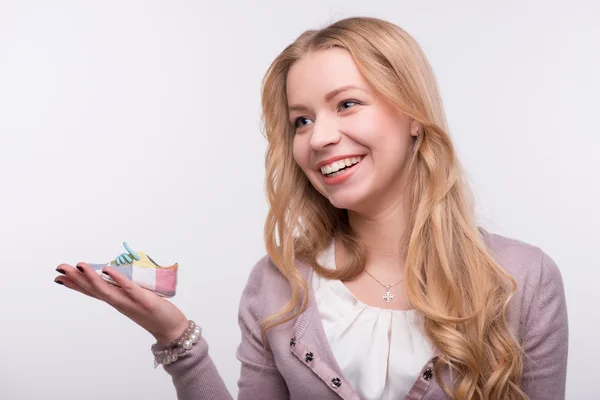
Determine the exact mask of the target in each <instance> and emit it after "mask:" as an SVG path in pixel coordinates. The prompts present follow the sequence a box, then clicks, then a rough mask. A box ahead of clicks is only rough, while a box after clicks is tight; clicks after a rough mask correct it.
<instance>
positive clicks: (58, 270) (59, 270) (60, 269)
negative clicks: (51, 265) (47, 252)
mask: <svg viewBox="0 0 600 400" xmlns="http://www.w3.org/2000/svg"><path fill="white" fill-rule="evenodd" d="M56 272H60V273H61V274H63V275H65V274H66V272H65V271H64V270H63V269H62V268H56Z"/></svg>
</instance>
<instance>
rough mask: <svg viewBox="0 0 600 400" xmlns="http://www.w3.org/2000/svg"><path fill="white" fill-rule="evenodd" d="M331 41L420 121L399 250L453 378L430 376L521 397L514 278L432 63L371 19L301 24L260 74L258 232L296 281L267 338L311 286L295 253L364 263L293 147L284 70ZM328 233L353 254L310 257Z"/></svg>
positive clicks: (475, 394) (481, 394) (292, 314)
mask: <svg viewBox="0 0 600 400" xmlns="http://www.w3.org/2000/svg"><path fill="white" fill-rule="evenodd" d="M333 47H337V48H342V49H345V50H347V51H348V52H349V53H350V54H351V56H352V58H353V60H354V62H355V63H356V65H357V66H358V69H359V70H360V72H361V73H362V75H363V76H364V77H365V78H366V80H367V81H368V82H369V83H370V85H371V86H372V87H373V88H374V89H375V90H376V91H377V92H378V93H379V94H381V95H382V96H383V97H384V98H386V99H387V100H388V101H389V102H390V104H393V105H395V106H396V107H397V109H398V110H399V111H400V112H403V113H404V114H406V115H408V116H409V117H411V118H413V119H414V120H415V121H416V122H418V124H419V126H420V130H421V134H420V136H419V139H418V140H417V141H416V142H415V151H414V152H413V154H412V156H411V159H410V161H409V164H408V168H409V170H408V176H409V181H408V184H407V187H406V196H407V199H408V202H407V205H408V207H407V221H408V225H407V227H406V232H407V234H406V237H405V238H404V239H403V243H402V248H403V249H405V251H404V253H403V255H402V257H404V265H405V274H406V276H405V283H406V291H407V294H408V298H409V301H410V304H411V306H412V307H414V308H415V309H416V310H418V311H420V312H421V313H422V314H423V315H424V318H425V333H426V334H427V335H428V337H429V338H430V339H431V340H432V342H433V344H434V345H435V346H436V347H437V348H438V349H439V350H440V351H441V353H442V354H441V356H440V357H439V358H438V359H437V360H436V363H435V368H436V370H438V371H439V369H441V368H449V369H450V372H451V374H452V375H451V376H453V377H456V381H455V383H454V387H453V388H449V387H447V386H446V385H445V384H444V383H443V382H442V381H441V380H440V378H439V376H440V375H439V374H437V373H436V374H435V376H436V379H437V380H438V382H439V384H440V385H441V386H442V387H443V388H444V390H445V391H446V393H447V394H448V395H449V396H450V397H451V398H453V399H502V400H504V399H526V398H527V396H526V395H525V394H524V393H523V391H522V390H521V389H520V381H521V375H522V368H523V364H522V357H523V353H522V349H521V347H520V345H519V343H518V341H517V340H516V339H515V337H514V336H513V335H512V334H511V331H510V329H509V325H508V317H507V306H508V303H509V300H510V298H511V297H512V296H513V294H514V292H515V290H516V283H515V281H514V279H513V278H512V277H511V276H509V275H508V274H507V273H506V272H505V271H504V270H503V269H502V268H501V267H500V265H498V263H497V262H496V261H495V260H494V259H493V258H492V256H491V255H490V254H489V253H488V251H487V249H486V246H485V244H484V243H483V241H482V239H481V235H480V232H479V231H478V228H477V226H476V223H475V221H474V220H475V218H474V212H473V208H472V200H471V197H470V193H469V191H468V188H467V185H466V184H465V182H464V179H463V177H462V173H461V167H460V165H459V162H458V160H457V158H456V154H455V150H454V148H453V145H452V143H451V140H450V137H449V134H448V128H447V123H446V117H445V115H444V111H443V107H442V102H441V100H440V96H439V93H438V89H437V83H436V81H435V78H434V75H433V72H432V70H431V67H430V65H429V63H428V61H427V59H426V58H425V55H424V54H423V52H422V50H421V48H420V47H419V45H418V44H417V43H416V42H415V40H414V39H413V38H412V37H411V36H410V35H408V34H407V33H406V32H405V31H404V30H402V29H401V28H399V27H398V26H396V25H394V24H392V23H389V22H386V21H383V20H380V19H376V18H370V17H354V18H346V19H343V20H339V21H337V22H335V23H333V24H331V25H329V26H327V27H325V28H323V29H320V30H309V31H306V32H304V33H303V34H302V35H300V36H299V37H298V38H297V39H296V40H295V41H294V42H293V43H292V44H291V45H289V46H287V47H286V48H285V49H284V50H283V52H282V53H281V54H279V55H278V56H277V58H276V59H275V60H274V61H273V63H272V64H271V65H270V67H269V69H268V70H267V72H266V74H265V77H264V79H263V82H262V84H263V86H262V110H263V119H262V123H263V129H264V135H265V137H266V139H267V140H268V147H267V152H266V159H265V167H266V177H265V180H266V194H267V200H268V203H269V207H270V208H269V211H268V215H267V218H266V221H265V227H264V235H265V242H266V248H267V253H268V255H269V256H270V258H271V260H272V262H273V263H274V265H275V266H276V267H277V268H278V270H279V271H280V272H281V274H282V275H283V276H284V277H285V278H286V279H287V280H288V281H289V284H290V287H291V298H290V300H289V302H288V303H287V304H286V305H285V306H284V307H283V308H282V309H281V310H280V311H279V312H277V313H276V314H274V315H271V316H269V317H268V318H267V319H266V320H264V321H262V323H261V329H262V333H263V337H265V336H266V331H267V330H268V329H271V328H273V327H275V326H277V325H279V324H282V323H285V322H288V321H290V320H292V319H294V318H296V317H297V316H298V315H299V314H300V313H301V312H302V311H304V310H305V309H306V306H307V303H308V295H309V293H310V290H309V286H308V283H307V282H306V280H305V279H304V278H303V276H302V274H301V273H300V272H299V270H298V269H297V266H296V261H297V260H298V259H304V260H305V261H306V262H308V263H309V264H310V265H311V266H312V267H313V268H314V271H315V272H316V273H318V274H320V275H322V276H324V277H326V278H330V279H340V280H348V279H352V278H354V277H356V276H358V275H359V274H360V273H361V272H362V271H363V268H364V259H365V249H364V247H363V245H362V244H361V243H360V242H359V240H358V239H357V236H356V235H355V233H354V232H353V231H352V229H351V227H350V225H349V222H348V214H347V211H346V210H344V209H337V208H335V207H334V206H332V205H331V203H330V202H329V201H328V200H327V199H326V198H325V197H324V196H322V195H321V194H320V193H319V192H318V191H317V190H316V189H315V188H314V187H313V186H312V184H311V183H310V181H309V180H308V178H307V177H306V175H305V174H304V173H303V171H302V170H301V169H300V167H299V166H298V165H297V164H296V162H295V161H294V158H293V155H292V145H293V126H292V125H291V123H290V122H289V119H288V109H287V97H286V79H287V73H288V71H289V69H290V67H291V66H292V65H293V64H294V63H295V62H296V61H298V60H300V59H301V58H302V57H303V56H305V55H306V54H307V53H308V52H310V51H319V50H327V49H330V48H333ZM332 237H336V238H338V239H339V240H340V242H341V244H342V245H343V247H344V249H345V251H346V252H347V253H348V254H349V260H350V261H349V262H348V264H347V265H341V266H338V268H337V269H335V270H330V269H326V268H324V267H322V266H321V265H319V264H318V263H317V261H316V259H317V255H318V253H319V252H320V251H322V250H323V249H324V248H325V247H326V246H327V244H328V243H330V240H331V238H332ZM303 293H304V294H305V295H302V294H303Z"/></svg>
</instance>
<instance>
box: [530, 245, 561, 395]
mask: <svg viewBox="0 0 600 400" xmlns="http://www.w3.org/2000/svg"><path fill="white" fill-rule="evenodd" d="M532 307H533V308H532V312H531V313H530V315H529V317H528V321H526V325H525V326H526V329H525V332H524V340H523V350H524V355H523V377H522V380H521V387H522V390H523V391H524V392H525V393H526V394H527V395H528V396H529V398H530V399H531V400H564V398H565V382H566V373H567V354H568V340H569V330H568V318H567V305H566V299H565V291H564V286H563V280H562V276H561V274H560V270H559V269H558V267H557V266H556V264H555V263H554V261H553V260H552V259H551V258H550V257H548V255H546V254H544V253H542V259H541V273H540V280H539V284H538V286H537V290H536V293H535V295H534V298H533V303H532Z"/></svg>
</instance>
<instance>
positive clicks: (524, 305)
mask: <svg viewBox="0 0 600 400" xmlns="http://www.w3.org/2000/svg"><path fill="white" fill-rule="evenodd" d="M480 231H481V233H482V237H483V240H484V243H485V244H486V246H487V249H488V251H489V252H490V254H491V255H492V257H494V259H495V260H496V262H497V263H498V264H499V265H500V266H501V267H502V268H503V269H504V270H505V271H506V272H507V273H508V274H509V275H510V276H511V277H512V278H513V279H514V280H515V282H516V284H517V290H516V293H515V295H514V298H513V299H512V300H511V301H512V303H513V304H512V318H511V326H512V327H513V328H514V329H515V330H516V331H519V332H521V333H523V330H527V329H529V327H530V326H531V324H532V323H533V322H534V321H535V319H536V315H537V314H538V313H539V309H540V307H543V303H544V301H545V300H544V299H545V298H553V299H554V300H553V301H555V302H559V303H563V304H564V303H565V295H564V287H563V279H562V275H561V272H560V269H559V268H558V266H557V265H556V263H555V262H554V260H553V259H552V258H551V257H550V256H549V255H548V254H547V253H546V252H545V251H544V250H542V249H541V248H540V247H538V246H534V245H532V244H529V243H525V242H523V241H520V240H517V239H514V238H509V237H505V236H502V235H498V234H494V233H489V232H487V231H486V230H484V229H480Z"/></svg>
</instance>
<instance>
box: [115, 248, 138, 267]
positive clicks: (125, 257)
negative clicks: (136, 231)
mask: <svg viewBox="0 0 600 400" xmlns="http://www.w3.org/2000/svg"><path fill="white" fill-rule="evenodd" d="M123 246H125V249H127V253H121V254H120V255H119V256H117V258H115V263H116V264H117V265H121V264H129V263H132V262H133V259H132V258H131V257H130V256H132V257H133V258H135V259H136V260H139V259H140V256H139V255H138V254H137V253H136V252H135V251H133V250H131V249H130V248H129V246H127V242H123Z"/></svg>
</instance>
